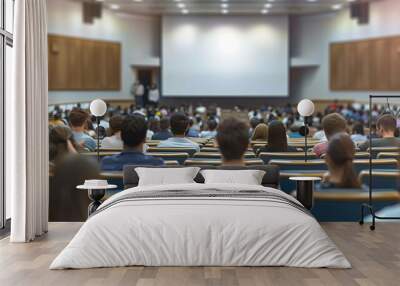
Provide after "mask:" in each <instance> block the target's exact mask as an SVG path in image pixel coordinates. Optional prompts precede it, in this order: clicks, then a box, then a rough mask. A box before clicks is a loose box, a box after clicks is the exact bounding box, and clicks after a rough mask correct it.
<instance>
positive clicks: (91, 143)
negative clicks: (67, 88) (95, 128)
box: [69, 108, 97, 151]
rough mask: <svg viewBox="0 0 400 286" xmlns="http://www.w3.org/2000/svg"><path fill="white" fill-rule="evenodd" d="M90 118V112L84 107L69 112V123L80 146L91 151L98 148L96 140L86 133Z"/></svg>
mask: <svg viewBox="0 0 400 286" xmlns="http://www.w3.org/2000/svg"><path fill="white" fill-rule="evenodd" d="M88 120H89V114H88V113H87V112H86V111H83V110H82V109H79V108H75V109H72V110H71V112H70V113H69V124H70V126H71V129H72V135H73V138H74V140H75V141H76V142H77V144H78V145H79V146H81V147H82V148H84V149H87V150H89V151H94V150H96V147H97V143H96V141H95V140H94V139H93V138H92V137H90V136H89V135H87V134H86V133H85V128H86V126H87V122H88Z"/></svg>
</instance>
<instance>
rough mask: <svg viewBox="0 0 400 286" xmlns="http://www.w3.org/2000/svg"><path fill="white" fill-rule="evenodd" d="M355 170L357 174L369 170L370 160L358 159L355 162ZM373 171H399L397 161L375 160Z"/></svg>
mask: <svg viewBox="0 0 400 286" xmlns="http://www.w3.org/2000/svg"><path fill="white" fill-rule="evenodd" d="M354 168H355V169H356V172H357V173H360V172H361V171H363V170H367V169H369V159H356V160H354ZM372 168H373V170H394V169H397V160H396V159H373V160H372Z"/></svg>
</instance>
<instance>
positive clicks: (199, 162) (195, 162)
mask: <svg viewBox="0 0 400 286" xmlns="http://www.w3.org/2000/svg"><path fill="white" fill-rule="evenodd" d="M221 164H222V160H220V159H200V158H190V159H187V160H186V161H185V165H186V166H208V165H210V166H220V165H221ZM245 164H246V165H247V166H259V165H263V164H264V162H263V161H262V160H261V159H258V158H255V159H245Z"/></svg>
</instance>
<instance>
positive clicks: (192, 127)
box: [186, 117, 201, 138]
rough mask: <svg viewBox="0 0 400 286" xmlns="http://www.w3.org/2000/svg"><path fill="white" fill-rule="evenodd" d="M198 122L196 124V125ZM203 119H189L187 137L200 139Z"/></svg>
mask: <svg viewBox="0 0 400 286" xmlns="http://www.w3.org/2000/svg"><path fill="white" fill-rule="evenodd" d="M195 120H196V124H195ZM200 123H201V117H195V118H189V129H188V131H187V133H186V136H187V137H195V138H196V137H199V135H200V127H199V126H200Z"/></svg>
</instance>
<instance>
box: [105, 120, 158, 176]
mask: <svg viewBox="0 0 400 286" xmlns="http://www.w3.org/2000/svg"><path fill="white" fill-rule="evenodd" d="M146 133H147V122H146V119H145V118H144V117H143V116H141V115H137V114H135V115H131V116H127V117H126V118H125V119H124V120H123V122H122V126H121V139H122V142H123V145H124V149H123V151H122V152H121V153H119V154H117V155H112V156H106V157H104V158H103V159H102V160H101V169H102V170H105V171H121V170H122V169H123V167H124V165H127V164H130V165H155V166H158V165H163V164H164V161H163V160H162V159H159V158H155V157H153V156H148V155H145V154H143V146H144V143H145V141H146Z"/></svg>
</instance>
